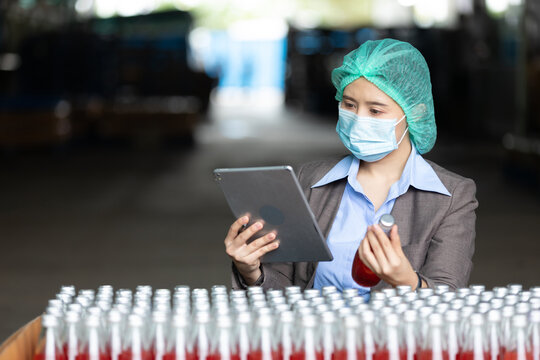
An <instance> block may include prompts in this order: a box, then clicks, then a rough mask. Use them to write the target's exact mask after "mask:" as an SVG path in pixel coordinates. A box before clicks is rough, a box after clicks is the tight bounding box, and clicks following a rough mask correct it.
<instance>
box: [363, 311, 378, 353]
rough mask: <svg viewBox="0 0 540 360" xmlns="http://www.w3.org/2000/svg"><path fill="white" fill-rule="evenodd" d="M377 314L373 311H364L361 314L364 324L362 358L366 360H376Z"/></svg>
mask: <svg viewBox="0 0 540 360" xmlns="http://www.w3.org/2000/svg"><path fill="white" fill-rule="evenodd" d="M376 320H377V318H376V317H375V312H374V311H372V310H368V311H364V312H362V314H361V324H362V333H361V337H362V352H361V354H362V356H363V357H362V358H361V359H365V360H374V359H375V350H376V340H375V339H377V329H376V325H375V324H376Z"/></svg>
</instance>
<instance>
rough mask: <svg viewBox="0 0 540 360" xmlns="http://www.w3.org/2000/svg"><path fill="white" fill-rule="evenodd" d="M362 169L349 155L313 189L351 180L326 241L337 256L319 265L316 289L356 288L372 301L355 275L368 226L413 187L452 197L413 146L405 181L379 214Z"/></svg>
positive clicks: (395, 187)
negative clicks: (362, 182)
mask: <svg viewBox="0 0 540 360" xmlns="http://www.w3.org/2000/svg"><path fill="white" fill-rule="evenodd" d="M411 145H412V143H411ZM359 166H360V160H358V158H356V157H354V156H353V155H349V156H347V157H345V158H344V159H343V160H341V161H340V162H339V163H338V164H337V165H336V166H334V167H333V168H332V169H331V170H330V171H329V172H328V173H327V174H326V175H325V176H324V177H323V178H322V179H321V180H319V181H318V182H317V183H316V184H315V185H313V186H312V188H314V187H319V186H324V185H326V184H329V183H331V182H333V181H336V180H340V179H343V178H345V177H346V178H347V184H346V186H345V191H344V193H343V197H342V198H341V203H340V205H339V210H338V212H337V214H336V217H335V219H334V223H333V224H332V228H331V229H330V233H329V234H328V238H327V239H326V242H327V244H328V247H329V248H330V251H332V254H333V255H334V260H333V261H325V262H319V265H318V266H317V271H316V273H315V282H314V284H313V287H314V288H316V289H320V288H322V287H323V286H328V285H333V286H335V287H337V288H338V289H339V290H340V291H342V290H343V289H347V288H355V289H359V293H360V295H365V296H366V297H368V296H369V291H370V288H366V287H362V286H360V285H358V284H357V283H356V282H355V281H354V280H353V278H352V275H351V269H352V263H353V260H354V256H355V254H356V251H357V250H358V246H359V245H360V242H361V241H362V239H363V238H364V236H365V234H366V231H367V227H368V225H372V224H377V223H378V222H379V218H380V217H381V216H382V215H384V214H389V213H390V212H391V211H392V208H393V207H394V203H395V202H396V199H397V198H398V197H399V196H401V195H403V194H405V193H406V192H407V190H408V189H409V186H413V187H415V188H416V189H419V190H424V191H432V192H438V193H440V194H443V195H447V196H451V195H450V193H449V192H448V189H446V187H445V186H444V185H443V183H442V182H441V180H440V179H439V177H438V176H437V174H436V173H435V171H434V170H433V168H432V167H431V166H430V165H429V164H428V163H427V162H426V160H424V158H423V157H422V156H421V155H420V154H419V153H418V151H417V150H416V148H415V147H414V145H412V151H411V154H410V155H409V158H408V160H407V163H406V165H405V168H404V169H403V173H402V174H401V178H400V179H399V180H398V181H396V182H395V183H394V184H392V186H391V187H390V190H389V191H388V197H387V198H386V200H385V201H384V203H383V204H382V206H381V207H380V208H379V209H378V210H377V211H375V207H374V206H373V203H372V202H371V200H369V199H368V197H367V196H366V195H365V194H364V190H363V189H362V186H361V185H360V183H359V182H358V181H357V179H356V176H357V174H358V168H359Z"/></svg>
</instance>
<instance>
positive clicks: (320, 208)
mask: <svg viewBox="0 0 540 360" xmlns="http://www.w3.org/2000/svg"><path fill="white" fill-rule="evenodd" d="M346 184H347V179H343V180H339V181H334V182H332V183H330V184H328V185H326V186H321V187H316V188H312V189H311V192H310V194H309V196H308V202H309V206H310V207H311V210H312V211H313V214H314V215H315V218H316V219H318V223H319V228H320V229H321V232H322V233H323V235H324V238H325V239H326V238H328V234H329V233H330V229H331V228H332V224H333V223H334V218H335V217H336V214H337V212H338V210H339V204H340V203H341V198H342V197H343V192H344V191H345V185H346ZM317 265H318V263H317V262H309V263H308V264H307V274H306V278H307V279H306V280H308V284H307V288H308V289H309V288H311V287H313V282H314V281H315V270H316V269H317Z"/></svg>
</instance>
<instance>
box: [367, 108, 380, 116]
mask: <svg viewBox="0 0 540 360" xmlns="http://www.w3.org/2000/svg"><path fill="white" fill-rule="evenodd" d="M369 112H370V113H372V114H373V115H379V114H380V113H381V111H379V110H377V109H370V110H369Z"/></svg>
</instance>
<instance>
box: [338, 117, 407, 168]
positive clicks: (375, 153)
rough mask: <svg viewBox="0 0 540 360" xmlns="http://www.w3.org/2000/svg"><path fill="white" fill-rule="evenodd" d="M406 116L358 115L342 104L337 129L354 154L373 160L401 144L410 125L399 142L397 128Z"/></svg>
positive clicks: (380, 157)
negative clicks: (380, 116)
mask: <svg viewBox="0 0 540 360" xmlns="http://www.w3.org/2000/svg"><path fill="white" fill-rule="evenodd" d="M404 118H405V115H403V117H402V118H401V119H399V120H397V119H376V118H372V117H364V116H358V115H356V114H355V113H353V112H351V111H347V110H344V109H342V108H341V106H340V107H339V119H338V123H337V126H336V131H337V133H338V135H339V138H340V139H341V141H342V142H343V144H344V145H345V146H346V147H347V149H349V151H350V152H352V153H353V155H354V156H356V157H357V158H358V159H360V160H363V161H367V162H373V161H378V160H380V159H382V158H383V157H385V156H386V155H388V154H390V153H391V152H392V151H394V150H396V149H397V148H398V146H399V144H401V141H403V138H404V137H405V134H406V133H407V131H408V130H409V127H408V126H407V128H406V129H405V131H404V132H403V135H402V136H401V139H400V140H399V142H396V132H395V129H396V126H397V125H398V124H399V123H400V122H402V121H403V119H404Z"/></svg>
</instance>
